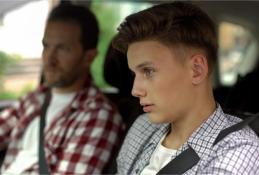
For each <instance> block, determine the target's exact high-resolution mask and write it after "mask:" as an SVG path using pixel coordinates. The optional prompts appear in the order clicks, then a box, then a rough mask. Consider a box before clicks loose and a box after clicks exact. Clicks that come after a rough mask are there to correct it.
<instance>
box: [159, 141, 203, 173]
mask: <svg viewBox="0 0 259 175" xmlns="http://www.w3.org/2000/svg"><path fill="white" fill-rule="evenodd" d="M199 160H200V157H199V156H198V154H197V153H196V152H195V151H194V150H193V149H192V147H190V146H189V148H188V149H186V150H185V151H183V152H182V153H181V154H179V155H178V156H177V157H176V158H174V159H173V160H171V161H170V162H169V163H168V164H167V165H166V166H165V167H164V168H162V169H161V170H160V171H159V172H158V173H157V174H182V173H184V172H186V171H187V170H189V169H191V168H192V167H193V166H194V165H196V164H197V163H198V162H199Z"/></svg>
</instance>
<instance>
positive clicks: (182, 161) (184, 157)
mask: <svg viewBox="0 0 259 175" xmlns="http://www.w3.org/2000/svg"><path fill="white" fill-rule="evenodd" d="M258 116H259V114H256V115H254V116H251V117H248V118H246V119H245V120H243V121H241V122H239V123H237V124H235V125H232V126H230V127H228V128H226V129H223V130H222V131H220V133H219V135H218V136H217V138H216V139H215V141H214V143H213V146H214V145H216V144H217V143H218V142H219V141H221V140H222V139H224V138H225V137H226V136H227V135H228V134H230V133H232V132H235V131H238V130H240V129H242V128H244V127H245V126H247V125H248V124H249V123H251V122H252V121H254V120H255V119H256V118H257V117H258ZM199 160H200V157H199V156H198V154H197V153H196V152H195V151H194V149H192V148H191V147H190V146H189V148H187V149H186V150H185V151H183V152H182V153H181V154H179V155H178V156H176V157H175V158H174V159H173V160H171V161H170V162H169V163H168V164H167V165H166V166H165V167H163V168H162V169H161V170H160V171H159V172H158V173H157V174H183V173H185V172H186V171H188V170H189V169H191V168H192V167H193V166H194V165H196V164H197V163H198V162H199Z"/></svg>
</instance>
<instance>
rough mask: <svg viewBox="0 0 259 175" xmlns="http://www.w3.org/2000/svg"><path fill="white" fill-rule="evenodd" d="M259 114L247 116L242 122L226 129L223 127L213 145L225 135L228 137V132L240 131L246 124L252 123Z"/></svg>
mask: <svg viewBox="0 0 259 175" xmlns="http://www.w3.org/2000/svg"><path fill="white" fill-rule="evenodd" d="M257 117H258V116H257V115H254V116H251V117H248V118H246V119H245V120H243V121H242V122H239V123H237V124H235V125H233V126H230V127H228V128H226V129H223V130H222V131H220V133H219V135H218V136H217V138H216V139H215V141H214V143H213V146H214V145H216V144H217V143H218V142H219V141H220V140H222V139H223V138H224V137H226V136H227V135H228V134H230V133H232V132H235V131H238V130H240V129H242V128H244V127H245V126H247V125H248V124H249V123H251V122H252V121H254V120H255V119H256V118H257Z"/></svg>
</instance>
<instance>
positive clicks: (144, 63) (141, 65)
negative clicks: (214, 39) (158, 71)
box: [136, 61, 152, 69]
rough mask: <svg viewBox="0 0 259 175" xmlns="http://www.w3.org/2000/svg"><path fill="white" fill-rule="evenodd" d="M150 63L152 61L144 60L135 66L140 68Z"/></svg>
mask: <svg viewBox="0 0 259 175" xmlns="http://www.w3.org/2000/svg"><path fill="white" fill-rule="evenodd" d="M151 64H152V62H150V61H145V62H143V63H141V64H139V65H137V66H136V69H141V68H143V67H145V66H148V65H151Z"/></svg>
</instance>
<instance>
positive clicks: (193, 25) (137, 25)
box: [113, 2, 218, 72]
mask: <svg viewBox="0 0 259 175" xmlns="http://www.w3.org/2000/svg"><path fill="white" fill-rule="evenodd" d="M118 31H119V33H118V34H117V36H116V38H115V40H114V42H113V46H114V47H115V48H116V49H118V50H120V51H122V52H124V53H125V52H126V51H127V49H128V46H129V44H131V43H133V42H137V41H145V40H155V41H159V42H161V43H163V44H165V45H169V46H173V45H178V44H182V45H184V46H190V47H194V48H200V49H203V50H204V51H205V52H206V57H207V60H208V64H209V70H210V72H211V71H212V69H213V66H214V64H215V62H216V59H217V49H218V45H217V34H216V29H215V26H214V23H213V22H212V20H211V19H210V17H209V16H208V15H207V14H206V13H205V12H203V11H202V10H201V9H200V8H198V7H196V6H195V5H193V4H191V3H188V2H173V3H165V4H159V5H156V6H154V7H151V8H148V9H146V10H143V11H140V12H138V13H135V14H132V15H130V16H128V17H127V18H126V19H125V21H124V22H123V23H121V25H120V26H119V28H118Z"/></svg>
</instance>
